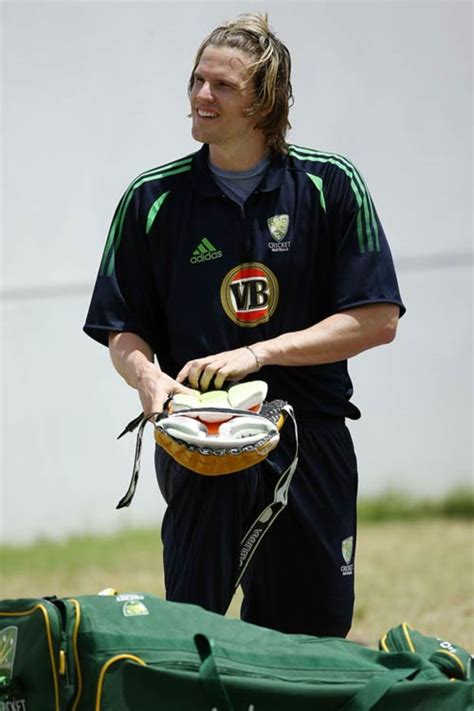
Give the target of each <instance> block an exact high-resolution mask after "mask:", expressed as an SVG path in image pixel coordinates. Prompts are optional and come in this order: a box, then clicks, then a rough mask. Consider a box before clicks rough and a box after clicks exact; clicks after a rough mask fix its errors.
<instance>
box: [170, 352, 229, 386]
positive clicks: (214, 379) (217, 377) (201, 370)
mask: <svg viewBox="0 0 474 711" xmlns="http://www.w3.org/2000/svg"><path fill="white" fill-rule="evenodd" d="M224 365H225V363H224V362H220V361H218V360H212V361H211V362H209V360H208V359H207V358H201V359H199V360H194V361H190V362H189V363H187V364H186V365H185V366H184V368H183V369H182V370H181V372H180V373H179V375H178V376H177V378H176V380H177V381H178V382H182V381H183V380H186V378H187V380H188V381H189V382H190V384H191V386H192V387H193V388H196V390H201V391H203V392H205V391H206V390H208V389H209V386H210V385H211V383H212V386H213V387H214V388H216V389H219V388H221V387H222V385H223V383H224V381H225V378H226V376H225V373H224V372H223V371H221V368H223V367H224Z"/></svg>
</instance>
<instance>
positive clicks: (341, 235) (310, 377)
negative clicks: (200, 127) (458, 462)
mask: <svg viewBox="0 0 474 711" xmlns="http://www.w3.org/2000/svg"><path fill="white" fill-rule="evenodd" d="M208 155H209V149H208V146H207V145H204V146H203V147H202V148H201V150H199V151H198V152H197V153H194V154H192V155H189V156H187V157H185V158H182V159H180V160H177V161H174V162H173V163H168V164H166V165H164V166H161V167H159V168H155V169H153V170H150V171H147V172H146V173H142V174H141V175H140V176H139V177H138V178H137V179H136V180H135V181H134V182H133V183H132V184H131V185H130V187H129V188H128V189H127V191H126V192H125V194H124V196H123V197H122V199H121V201H120V203H119V205H118V207H117V210H116V212H115V215H114V218H113V222H112V226H111V228H110V232H109V236H108V239H107V243H106V246H105V250H104V254H103V257H102V262H101V265H100V269H99V274H98V277H97V281H96V284H95V288H94V291H93V295H92V301H91V304H90V308H89V312H88V315H87V319H86V323H85V326H84V330H85V332H86V333H87V334H88V335H89V336H91V337H92V338H94V339H96V340H97V341H99V342H101V343H103V344H105V345H106V344H107V342H108V335H109V332H110V331H130V332H132V333H136V334H138V335H139V336H141V337H142V338H143V339H144V340H145V341H147V343H149V344H150V346H151V348H152V349H153V351H154V352H155V353H156V355H157V357H158V360H159V363H160V366H161V367H162V369H163V370H164V371H165V372H167V373H168V374H169V375H171V376H172V377H175V376H176V374H177V373H178V372H179V370H180V369H181V368H182V366H183V365H184V364H185V363H186V362H187V361H188V360H191V359H193V358H199V357H203V356H206V355H209V354H213V353H218V352H220V351H225V350H230V349H234V348H238V347H239V346H243V345H247V344H252V343H255V342H256V341H260V340H266V339H269V338H274V337H275V336H278V335H280V334H282V333H286V332H288V331H298V330H301V329H304V328H307V327H309V326H311V325H313V324H315V323H318V322H319V321H322V320H323V319H324V318H326V317H327V316H330V315H331V314H334V313H337V312H340V311H343V310H346V309H350V308H353V307H356V306H361V305H363V304H373V303H381V302H387V303H393V304H397V305H398V306H399V307H400V311H401V313H403V312H404V310H405V309H404V306H403V304H402V301H401V298H400V294H399V290H398V285H397V279H396V275H395V271H394V267H393V261H392V257H391V254H390V249H389V246H388V244H387V240H386V237H385V234H384V231H383V228H382V225H381V223H380V221H379V218H378V216H377V213H376V211H375V208H374V205H373V202H372V199H371V197H370V195H369V192H368V190H367V187H366V185H365V183H364V181H363V179H362V177H361V175H360V173H358V171H357V170H356V168H355V167H354V165H353V164H352V163H350V161H348V160H347V159H346V158H343V157H341V156H338V155H335V154H331V153H325V152H322V151H315V150H310V149H307V148H301V147H298V146H289V151H288V154H287V155H282V154H279V155H275V156H273V158H272V161H271V164H270V166H269V168H268V170H267V172H266V174H265V175H264V177H263V179H262V181H261V183H260V184H259V186H258V187H257V189H256V190H255V191H254V192H253V193H252V195H250V197H249V198H248V199H247V201H246V202H245V205H244V206H243V207H241V206H240V205H238V204H237V203H235V202H233V201H232V200H231V199H230V198H228V197H227V196H226V195H224V194H223V193H222V190H220V189H219V188H218V186H217V185H216V183H215V182H214V180H213V178H212V175H211V173H210V170H209V165H208ZM259 377H261V378H262V379H264V380H266V381H267V382H268V385H269V397H271V398H274V397H278V398H282V399H284V400H287V401H288V402H290V403H291V404H292V405H293V406H294V408H295V411H296V413H297V414H298V415H299V416H300V417H301V418H306V419H311V418H312V417H314V416H316V417H320V416H324V415H331V416H338V417H340V416H343V417H350V418H354V419H356V418H358V417H359V416H360V413H359V410H358V409H357V408H356V407H355V406H354V405H353V404H352V403H351V402H350V398H351V396H352V383H351V380H350V378H349V375H348V371H347V361H341V362H338V363H331V364H327V365H318V366H303V367H280V366H267V367H265V368H263V369H262V370H261V372H260V373H259Z"/></svg>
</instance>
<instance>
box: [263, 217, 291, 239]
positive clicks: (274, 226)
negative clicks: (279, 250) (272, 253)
mask: <svg viewBox="0 0 474 711" xmlns="http://www.w3.org/2000/svg"><path fill="white" fill-rule="evenodd" d="M267 225H268V229H269V230H270V234H271V236H272V237H273V239H276V241H277V242H281V240H282V239H283V238H284V237H286V233H287V232H288V227H289V226H290V217H289V215H274V216H273V217H269V218H268V220H267Z"/></svg>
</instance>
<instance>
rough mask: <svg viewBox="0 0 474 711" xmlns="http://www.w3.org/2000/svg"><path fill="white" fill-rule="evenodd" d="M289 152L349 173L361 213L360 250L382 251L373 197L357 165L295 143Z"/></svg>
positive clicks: (358, 233)
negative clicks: (329, 164)
mask: <svg viewBox="0 0 474 711" xmlns="http://www.w3.org/2000/svg"><path fill="white" fill-rule="evenodd" d="M289 154H290V155H292V156H294V157H295V158H299V159H301V160H309V161H315V162H317V163H331V164H333V165H336V166H337V167H338V168H339V169H340V170H342V171H343V172H344V173H345V174H346V175H347V177H348V178H349V182H350V186H351V189H352V192H353V193H354V197H355V199H356V202H357V205H358V207H359V214H358V216H357V220H356V227H357V239H358V243H359V251H360V252H361V254H363V253H364V252H365V251H366V246H367V250H368V251H369V252H373V251H374V250H375V251H380V244H379V237H378V225H377V220H376V217H375V212H374V207H373V203H372V199H371V197H370V194H369V191H368V190H367V186H366V185H365V183H364V181H363V179H362V176H361V175H360V174H359V173H358V171H357V170H356V168H355V166H354V165H353V164H352V163H351V162H350V161H348V160H347V159H346V158H344V157H342V156H339V155H337V154H334V153H326V152H325V151H315V150H312V149H310V148H301V147H299V146H294V145H291V146H290V148H289ZM372 233H373V234H372ZM374 240H375V242H374Z"/></svg>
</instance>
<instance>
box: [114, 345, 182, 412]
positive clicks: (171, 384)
mask: <svg viewBox="0 0 474 711" xmlns="http://www.w3.org/2000/svg"><path fill="white" fill-rule="evenodd" d="M109 352H110V357H111V359H112V363H113V364H114V367H115V369H116V370H117V372H118V373H120V375H121V376H122V378H124V380H125V381H126V382H127V383H128V384H129V385H130V387H132V388H135V390H137V391H138V395H139V398H140V402H141V404H142V407H143V412H144V413H145V414H149V413H152V412H161V411H162V409H163V405H164V403H165V402H166V401H167V400H168V398H169V397H170V396H172V395H174V393H177V392H189V390H188V388H185V387H183V386H182V385H180V384H179V383H177V382H176V381H175V380H173V378H171V377H170V376H169V375H167V374H166V373H164V372H163V371H162V370H161V368H160V366H159V365H158V364H157V363H154V362H153V351H152V349H151V348H150V346H149V344H148V343H147V342H146V341H144V340H143V338H140V336H137V335H136V334H134V333H112V334H111V335H110V336H109Z"/></svg>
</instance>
